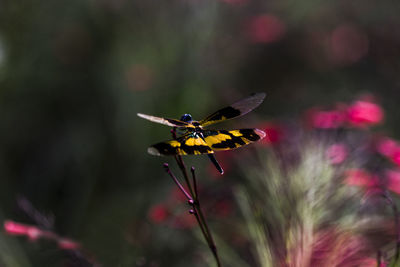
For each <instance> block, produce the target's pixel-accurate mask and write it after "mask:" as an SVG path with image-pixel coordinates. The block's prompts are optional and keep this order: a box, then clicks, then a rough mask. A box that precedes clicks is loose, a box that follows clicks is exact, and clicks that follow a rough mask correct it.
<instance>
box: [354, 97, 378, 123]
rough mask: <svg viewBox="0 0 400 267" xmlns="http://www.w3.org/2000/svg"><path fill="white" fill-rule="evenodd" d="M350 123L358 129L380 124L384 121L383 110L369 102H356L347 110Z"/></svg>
mask: <svg viewBox="0 0 400 267" xmlns="http://www.w3.org/2000/svg"><path fill="white" fill-rule="evenodd" d="M347 114H348V120H349V123H350V124H352V125H353V126H356V127H365V126H372V125H376V124H379V123H380V122H382V120H383V117H384V115H383V110H382V108H381V107H380V106H379V105H377V104H375V103H373V102H368V101H361V100H359V101H356V102H354V104H353V105H351V106H350V107H349V108H348V109H347Z"/></svg>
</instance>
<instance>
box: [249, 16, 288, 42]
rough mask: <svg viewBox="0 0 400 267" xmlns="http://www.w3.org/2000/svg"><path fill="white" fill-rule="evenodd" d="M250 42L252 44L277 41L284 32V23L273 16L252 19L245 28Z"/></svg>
mask: <svg viewBox="0 0 400 267" xmlns="http://www.w3.org/2000/svg"><path fill="white" fill-rule="evenodd" d="M247 31H248V34H249V38H250V41H252V42H254V43H272V42H276V41H279V40H280V39H281V38H282V37H283V36H284V35H285V32H286V26H285V23H284V22H283V21H282V20H281V19H280V18H278V17H276V16H274V15H260V16H255V17H253V18H252V19H251V20H250V22H249V23H248V26H247Z"/></svg>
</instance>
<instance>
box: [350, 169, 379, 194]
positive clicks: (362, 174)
mask: <svg viewBox="0 0 400 267" xmlns="http://www.w3.org/2000/svg"><path fill="white" fill-rule="evenodd" d="M344 183H345V184H347V185H351V186H360V187H363V188H364V189H365V190H366V194H367V195H373V194H377V193H381V192H382V189H381V183H380V181H379V177H378V176H376V175H372V174H371V173H369V172H368V171H366V170H363V169H350V170H348V171H347V172H346V173H345V179H344Z"/></svg>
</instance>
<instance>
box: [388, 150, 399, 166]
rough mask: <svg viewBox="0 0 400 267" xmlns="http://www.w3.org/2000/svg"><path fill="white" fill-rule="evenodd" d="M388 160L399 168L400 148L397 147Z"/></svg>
mask: <svg viewBox="0 0 400 267" xmlns="http://www.w3.org/2000/svg"><path fill="white" fill-rule="evenodd" d="M390 159H391V160H392V161H393V162H394V163H396V164H397V165H399V166H400V147H397V148H396V149H395V150H394V151H393V154H392V156H391V157H390Z"/></svg>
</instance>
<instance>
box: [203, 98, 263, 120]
mask: <svg viewBox="0 0 400 267" xmlns="http://www.w3.org/2000/svg"><path fill="white" fill-rule="evenodd" d="M264 98H265V93H257V94H253V95H251V96H249V97H247V98H245V99H242V100H240V101H238V102H236V103H234V104H232V105H230V106H228V107H225V108H223V109H220V110H218V111H217V112H215V113H213V114H211V115H210V116H208V117H207V118H205V119H204V120H201V121H200V125H201V126H208V125H211V124H214V123H217V122H220V121H224V120H229V119H232V118H235V117H239V116H242V115H244V114H247V113H249V112H250V111H252V110H253V109H255V108H256V107H258V106H259V105H260V104H261V103H262V102H263V101H264Z"/></svg>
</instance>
